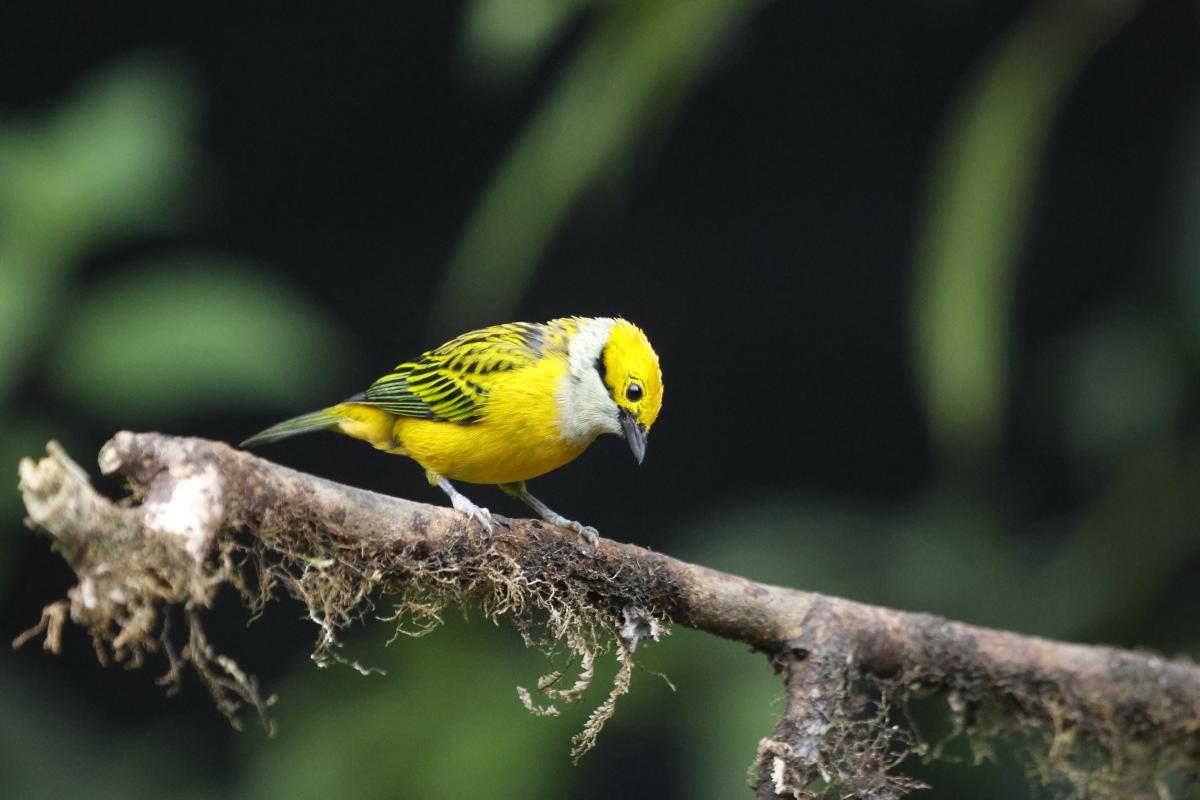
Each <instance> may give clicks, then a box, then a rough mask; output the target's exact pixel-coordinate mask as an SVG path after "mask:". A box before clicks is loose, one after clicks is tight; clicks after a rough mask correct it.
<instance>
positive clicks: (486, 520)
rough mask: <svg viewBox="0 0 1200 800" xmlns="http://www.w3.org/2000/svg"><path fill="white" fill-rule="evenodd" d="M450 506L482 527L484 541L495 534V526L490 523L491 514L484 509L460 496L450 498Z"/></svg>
mask: <svg viewBox="0 0 1200 800" xmlns="http://www.w3.org/2000/svg"><path fill="white" fill-rule="evenodd" d="M450 504H451V505H452V506H454V507H455V508H456V509H458V510H459V511H461V512H463V513H464V514H466V515H467V516H468V517H470V518H471V519H473V520H475V521H476V522H478V523H479V524H480V525H481V526H482V527H483V530H484V538H485V539H486V538H488V537H489V536H491V535H492V534H493V533H494V532H495V530H496V525H495V523H494V522H493V521H492V512H490V511H488V510H487V509H486V508H483V507H482V506H477V505H475V504H474V503H472V502H471V501H470V500H468V499H467V498H466V497H465V496H464V495H461V494H459V495H455V496H453V497H451V498H450Z"/></svg>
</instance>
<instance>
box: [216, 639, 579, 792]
mask: <svg viewBox="0 0 1200 800" xmlns="http://www.w3.org/2000/svg"><path fill="white" fill-rule="evenodd" d="M355 638H356V639H357V640H358V641H359V642H360V644H361V647H355V648H352V649H353V651H354V655H355V657H358V658H361V659H362V660H363V662H364V663H366V664H371V665H379V666H383V667H386V668H387V670H388V674H387V675H386V676H378V675H372V676H366V677H364V676H361V675H359V674H358V673H357V672H355V671H353V670H352V669H350V668H348V667H345V668H337V669H331V670H317V669H315V668H314V667H312V666H311V664H307V665H305V666H303V667H300V668H299V669H297V670H295V671H294V672H293V673H292V674H291V676H290V677H289V680H288V681H287V683H286V684H285V685H284V686H282V687H280V689H279V695H280V702H279V705H278V706H277V711H278V713H277V714H276V716H277V718H278V722H279V735H278V736H277V737H276V738H275V739H274V740H270V741H260V742H259V743H258V745H257V747H256V748H255V749H254V750H253V752H249V753H247V754H246V755H247V757H248V760H247V763H246V765H245V769H244V770H243V771H242V775H243V776H244V780H243V781H242V783H241V792H240V793H239V796H242V797H247V798H255V800H271V798H288V800H291V799H292V798H297V797H344V796H347V795H352V796H353V797H355V798H359V800H371V798H381V799H382V798H387V799H388V800H391V798H395V797H498V798H502V797H519V798H528V800H536V798H558V797H569V796H572V795H573V794H574V793H572V792H570V791H565V790H564V787H563V785H562V783H563V782H564V781H565V780H566V779H568V777H569V773H568V772H566V770H565V769H564V767H565V766H566V765H567V764H569V761H568V759H567V752H568V750H569V748H570V737H571V734H572V733H574V729H573V727H572V726H576V727H577V726H579V725H581V724H582V719H581V718H582V716H583V715H584V714H586V710H581V711H579V712H578V714H575V715H572V714H571V713H570V712H567V711H564V714H563V717H560V718H557V719H548V718H536V717H533V716H531V715H530V714H529V713H528V712H526V711H525V709H524V708H523V707H522V706H521V704H520V702H519V701H518V699H517V696H516V692H515V689H514V687H515V686H516V685H517V684H518V683H522V682H524V684H525V685H526V686H528V685H530V684H532V683H533V682H535V681H536V676H537V675H538V674H540V672H539V670H540V671H542V672H544V671H546V670H545V663H544V662H541V663H537V662H538V661H539V659H538V658H537V657H536V654H533V653H528V654H527V655H529V656H530V658H529V659H522V658H521V657H520V656H521V655H522V653H521V651H519V650H518V649H516V648H514V647H513V644H514V641H519V640H518V639H517V637H516V635H515V634H514V633H513V632H512V631H511V630H509V629H507V628H501V629H497V628H495V627H493V626H491V625H486V624H481V623H480V621H478V620H476V622H475V624H472V625H470V626H466V625H464V624H462V623H461V622H459V621H457V620H455V621H452V622H450V624H448V625H447V626H445V627H443V628H441V629H439V630H437V631H436V632H435V633H433V634H431V635H430V636H429V637H428V638H424V639H420V640H415V641H414V640H411V639H407V638H405V637H403V636H402V637H400V639H399V640H397V641H396V642H394V643H393V644H392V646H391V647H390V648H389V649H387V650H383V649H381V648H380V646H379V645H380V638H381V637H380V631H379V626H376V627H375V629H374V630H373V631H372V632H371V633H370V634H369V635H362V636H358V637H355ZM368 639H369V640H370V641H367V640H368ZM522 661H528V662H529V663H531V664H536V666H534V668H533V670H532V671H531V672H522V670H521V668H520V666H519V664H520V662H522ZM571 716H575V717H577V718H575V719H569V717H571Z"/></svg>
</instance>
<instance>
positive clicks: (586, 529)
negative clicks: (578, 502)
mask: <svg viewBox="0 0 1200 800" xmlns="http://www.w3.org/2000/svg"><path fill="white" fill-rule="evenodd" d="M558 524H559V525H565V526H566V527H568V528H570V529H571V530H573V531H575V532H576V533H578V534H579V545H580V547H579V549H580V550H582V551H583V552H585V553H586V552H589V551H588V549H587V548H588V547H590V548H591V552H595V551H596V550H598V549H599V548H600V531H598V530H596V529H595V528H593V527H592V526H591V525H584V524H583V523H582V522H576V521H575V520H573V519H563V520H561V521H560V522H559V523H558Z"/></svg>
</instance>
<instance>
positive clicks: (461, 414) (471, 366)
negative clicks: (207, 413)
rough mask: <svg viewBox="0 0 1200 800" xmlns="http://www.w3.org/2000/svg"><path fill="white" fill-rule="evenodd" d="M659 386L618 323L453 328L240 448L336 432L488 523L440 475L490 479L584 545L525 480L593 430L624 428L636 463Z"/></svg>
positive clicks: (579, 447) (638, 340) (627, 327)
mask: <svg viewBox="0 0 1200 800" xmlns="http://www.w3.org/2000/svg"><path fill="white" fill-rule="evenodd" d="M662 395H663V385H662V371H661V370H660V369H659V365H658V356H657V355H656V354H655V352H654V348H652V347H651V346H650V341H649V340H648V339H647V338H646V334H644V333H642V331H641V329H640V328H638V327H637V326H636V325H634V324H632V323H630V322H627V321H626V320H623V319H611V318H608V317H597V318H587V317H565V318H562V319H555V320H551V321H549V322H546V323H543V324H535V323H529V322H513V323H509V324H507V325H494V326H492V327H490V328H483V329H481V330H477V331H471V332H470V333H464V334H463V335H461V336H459V337H457V338H455V339H451V340H450V341H449V342H446V343H445V344H443V345H442V346H441V347H438V348H436V349H434V350H430V351H429V352H427V353H424V354H423V355H421V356H420V357H419V358H417V359H415V360H413V361H405V362H404V363H402V364H400V365H399V366H397V367H396V368H395V369H394V370H392V371H391V372H390V373H388V374H387V375H384V376H383V377H382V378H380V379H379V380H377V381H375V382H374V383H373V384H371V386H370V387H368V388H367V390H366V391H365V392H361V393H360V394H356V395H354V396H353V397H351V398H349V399H347V400H345V401H344V402H341V403H338V404H337V405H334V406H330V407H329V408H325V409H322V410H320V411H315V412H313V413H311V414H305V415H303V416H299V417H295V418H293V419H289V420H287V421H285V422H281V423H279V424H278V425H274V426H272V427H270V428H267V429H266V430H265V431H262V432H261V433H258V434H256V435H254V436H251V437H250V438H249V439H247V440H246V441H244V442H242V446H243V447H250V446H253V445H257V444H263V443H266V442H274V441H278V440H280V439H285V438H287V437H289V436H295V435H297V434H301V433H309V432H311V431H317V430H333V431H339V432H341V433H344V434H346V435H347V436H352V437H354V438H355V439H361V440H363V441H365V442H367V443H369V444H371V445H372V446H374V447H376V448H378V449H379V450H383V451H385V452H388V453H394V454H396V455H402V456H408V457H409V458H411V459H413V460H414V461H416V462H417V463H418V464H420V465H421V466H422V467H424V468H425V476H426V478H427V479H428V480H429V483H430V484H431V485H434V486H438V487H440V488H441V489H442V491H444V492H445V493H446V494H447V495H448V496H449V497H450V502H451V504H452V505H453V506H454V507H455V508H456V509H458V510H459V511H463V512H465V513H467V514H468V515H470V516H471V517H473V518H474V519H476V520H478V521H479V522H480V523H481V524H482V525H483V526H484V527H485V528H486V529H487V530H488V531H491V530H492V520H491V514H490V513H489V512H488V510H487V509H486V508H480V507H479V506H477V505H475V504H474V503H472V502H471V501H470V500H468V499H467V498H466V497H464V496H463V495H462V494H461V493H460V492H459V491H458V490H457V489H455V488H454V485H453V484H451V483H450V480H449V479H454V480H459V481H464V482H466V483H494V484H497V485H498V486H499V487H500V488H501V489H503V490H504V491H505V492H506V493H508V494H510V495H512V496H513V497H516V498H518V499H520V500H522V501H524V502H525V503H526V504H528V505H529V507H530V508H532V509H533V510H534V511H536V512H537V513H538V515H540V516H541V517H542V519H544V520H546V521H547V522H550V523H553V524H555V525H566V526H569V527H571V528H573V529H574V530H576V531H578V532H579V534H580V535H581V536H582V537H584V538H586V539H587V540H589V541H590V542H591V543H592V544H593V545H594V544H595V542H596V536H597V534H596V531H595V529H594V528H591V527H587V526H584V525H581V524H580V523H578V522H574V521H572V520H569V519H566V518H565V517H563V516H561V515H560V514H557V513H555V512H554V511H552V510H551V509H550V508H549V507H547V506H546V505H545V504H544V503H542V502H541V501H540V500H538V499H537V498H536V497H534V496H533V495H531V494H530V493H529V490H528V489H526V487H525V481H527V480H529V479H531V478H536V477H538V476H539V475H545V474H546V473H547V472H550V471H551V470H555V469H558V468H559V467H561V466H563V465H564V464H566V463H568V462H570V461H572V460H574V459H575V458H576V457H577V456H579V454H581V453H582V452H583V451H584V450H586V449H587V447H588V445H590V444H591V443H592V442H593V441H595V439H596V437H597V436H599V435H600V434H602V433H612V434H616V435H618V436H622V437H624V439H625V441H626V442H628V443H629V447H630V449H631V450H633V455H634V458H636V459H637V460H638V463H641V461H642V458H643V457H644V456H645V454H646V435H647V433H648V432H649V430H650V426H651V425H653V424H654V420H655V419H656V418H657V417H658V412H659V409H660V408H661V407H662Z"/></svg>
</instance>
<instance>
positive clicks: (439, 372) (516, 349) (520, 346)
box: [348, 321, 565, 422]
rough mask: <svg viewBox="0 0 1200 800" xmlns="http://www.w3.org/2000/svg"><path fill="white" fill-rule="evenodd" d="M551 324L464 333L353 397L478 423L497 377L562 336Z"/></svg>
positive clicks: (399, 410)
mask: <svg viewBox="0 0 1200 800" xmlns="http://www.w3.org/2000/svg"><path fill="white" fill-rule="evenodd" d="M556 322H557V321H556ZM551 325H553V323H548V324H545V325H538V324H533V323H528V322H513V323H509V324H507V325H494V326H492V327H490V328H483V329H481V330H477V331H471V332H470V333H464V334H463V335H461V336H459V337H457V338H455V339H451V340H450V341H448V342H446V343H445V344H444V345H442V346H441V347H438V348H437V349H435V350H430V351H429V352H427V353H424V354H423V355H422V356H421V357H420V358H418V359H416V360H415V361H406V362H404V363H403V364H399V365H398V366H397V367H396V368H395V369H394V370H392V372H390V373H389V374H387V375H384V376H383V377H382V378H380V379H379V380H377V381H375V383H373V384H371V386H370V388H368V389H367V390H366V391H365V392H364V393H363V394H362V395H359V396H356V397H352V398H350V400H349V401H348V402H353V403H360V404H363V405H369V406H375V407H376V408H381V409H383V410H384V411H388V412H390V413H392V414H397V415H399V416H403V417H418V418H420V419H433V420H440V421H443V422H474V421H476V420H478V419H479V418H480V416H481V411H482V406H483V404H484V403H485V402H486V398H487V394H488V391H489V388H490V386H491V384H492V382H493V381H494V378H495V376H496V375H497V374H498V373H502V372H507V371H510V370H514V369H520V368H521V367H525V366H528V365H530V364H532V363H533V362H534V361H536V360H537V359H539V358H541V357H542V355H543V353H544V352H545V350H546V349H547V347H548V345H550V344H551V339H552V338H553V339H557V338H558V337H557V336H555V334H557V333H559V332H560V331H559V329H558V328H552V327H551ZM560 327H561V326H560ZM562 332H565V331H562Z"/></svg>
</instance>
